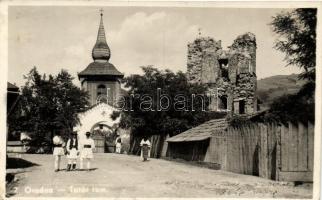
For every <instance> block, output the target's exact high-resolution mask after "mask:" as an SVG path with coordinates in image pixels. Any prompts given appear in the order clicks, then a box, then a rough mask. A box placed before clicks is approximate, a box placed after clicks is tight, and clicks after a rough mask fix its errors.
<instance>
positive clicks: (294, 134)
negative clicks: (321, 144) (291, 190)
mask: <svg viewBox="0 0 322 200" xmlns="http://www.w3.org/2000/svg"><path fill="white" fill-rule="evenodd" d="M278 141H279V142H278V144H279V145H278V148H277V157H279V156H280V158H279V159H277V162H278V163H277V169H278V171H277V180H280V181H313V160H314V126H313V125H312V124H311V123H310V122H308V124H303V123H301V122H298V123H297V124H293V123H291V122H289V123H288V125H282V126H281V134H280V136H279V137H278Z"/></svg>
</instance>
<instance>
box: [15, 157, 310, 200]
mask: <svg viewBox="0 0 322 200" xmlns="http://www.w3.org/2000/svg"><path fill="white" fill-rule="evenodd" d="M22 158H23V159H25V160H28V161H30V162H33V163H36V164H38V166H32V167H29V168H25V169H24V170H25V171H22V172H20V173H18V174H17V175H16V176H15V184H16V185H15V186H16V188H13V190H12V191H11V192H12V193H15V194H14V195H13V197H20V196H27V197H31V196H41V197H45V196H46V197H50V196H53V197H82V196H83V197H276V198H281V197H284V198H311V196H312V185H301V186H294V185H293V184H292V183H280V182H275V181H271V180H266V179H263V178H259V177H254V176H247V175H240V174H234V173H230V172H225V171H221V170H212V169H207V168H201V167H197V166H192V165H187V164H183V163H177V162H171V161H166V160H162V159H151V161H148V162H141V161H140V159H139V157H136V156H129V155H117V154H95V159H94V161H93V163H92V167H93V168H94V170H93V171H89V172H87V171H73V172H66V171H61V172H58V173H57V172H56V173H55V172H54V169H53V157H52V156H51V155H30V154H29V155H23V157H22ZM62 166H63V168H64V169H65V168H66V160H65V159H63V163H62ZM9 171H17V170H15V169H10V170H9Z"/></svg>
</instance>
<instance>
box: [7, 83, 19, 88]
mask: <svg viewBox="0 0 322 200" xmlns="http://www.w3.org/2000/svg"><path fill="white" fill-rule="evenodd" d="M7 89H10V90H12V89H13V90H19V87H17V86H15V85H14V84H12V83H9V82H7Z"/></svg>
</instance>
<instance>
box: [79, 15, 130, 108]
mask: <svg viewBox="0 0 322 200" xmlns="http://www.w3.org/2000/svg"><path fill="white" fill-rule="evenodd" d="M100 15H101V19H100V24H99V28H98V34H97V39H96V43H95V45H94V47H93V50H92V58H93V62H92V63H90V64H89V65H88V66H87V67H86V68H85V69H84V70H83V71H81V72H80V73H78V78H79V80H80V82H81V87H82V89H83V90H85V91H87V92H88V93H89V102H90V106H93V105H96V104H99V103H108V104H109V105H111V106H115V105H116V104H115V103H116V102H117V100H118V98H119V96H120V90H121V85H120V80H121V79H122V78H123V76H124V75H123V74H122V73H121V72H119V71H118V70H117V69H116V68H115V66H114V65H113V64H112V63H110V62H109V60H110V57H111V50H110V48H109V46H108V44H107V42H106V37H105V30H104V23H103V13H102V12H101V14H100Z"/></svg>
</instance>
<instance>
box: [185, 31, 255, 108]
mask: <svg viewBox="0 0 322 200" xmlns="http://www.w3.org/2000/svg"><path fill="white" fill-rule="evenodd" d="M187 78H188V80H189V81H190V82H191V83H198V84H205V85H207V87H208V91H209V93H210V94H211V104H210V106H209V109H210V110H216V111H223V112H233V113H235V114H251V113H254V112H256V111H257V99H256V96H255V93H256V88H257V85H256V82H257V78H256V38H255V35H254V34H252V33H246V34H243V35H240V36H238V37H237V38H236V39H235V40H234V41H233V44H232V45H231V46H230V47H228V50H223V48H222V47H221V41H220V40H219V41H215V40H214V39H212V38H210V37H200V38H197V39H196V40H195V41H193V42H192V43H189V44H188V62H187Z"/></svg>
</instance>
